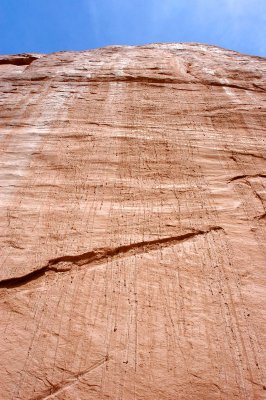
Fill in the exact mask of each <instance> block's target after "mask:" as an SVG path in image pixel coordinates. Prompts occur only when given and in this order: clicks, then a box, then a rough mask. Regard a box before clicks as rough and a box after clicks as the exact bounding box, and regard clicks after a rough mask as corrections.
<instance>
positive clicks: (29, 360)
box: [0, 44, 266, 400]
mask: <svg viewBox="0 0 266 400" xmlns="http://www.w3.org/2000/svg"><path fill="white" fill-rule="evenodd" d="M0 78H1V80H0V92H1V97H0V103H1V109H0V115H1V119H0V133H1V142H0V143H1V144H0V146H1V147H0V149H1V158H0V161H1V164H0V186H1V191H0V224H1V268H0V315H1V325H0V330H1V334H0V366H1V374H0V398H1V400H10V399H12V400H13V399H14V400H38V399H57V400H65V399H73V400H74V399H80V400H97V399H98V400H103V399H111V400H133V399H134V400H140V399H143V400H148V399H152V400H163V399H165V400H168V399H169V400H170V399H171V400H183V399H184V400H203V399H204V400H216V399H217V400H218V399H219V400H221V399H222V400H223V399H227V400H232V399H245V400H250V399H254V400H258V399H264V398H265V396H266V382H265V380H264V379H265V365H266V359H265V353H264V350H265V344H266V343H265V342H266V338H265V314H264V313H263V311H264V306H265V272H264V269H265V221H266V210H265V206H266V205H265V202H266V189H265V188H266V168H265V167H266V151H265V150H266V143H265V127H266V124H265V122H266V118H265V99H266V97H265V91H266V60H265V59H263V58H259V57H251V56H246V55H242V54H239V53H235V52H232V51H227V50H223V49H220V48H216V47H212V46H206V45H199V44H155V45H148V46H142V47H119V46H118V47H108V48H104V49H98V50H93V51H85V52H61V53H55V54H49V55H40V54H21V55H15V56H0Z"/></svg>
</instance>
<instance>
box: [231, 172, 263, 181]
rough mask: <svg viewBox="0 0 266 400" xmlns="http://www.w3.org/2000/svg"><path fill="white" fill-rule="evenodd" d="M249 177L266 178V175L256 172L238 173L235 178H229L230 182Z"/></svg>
mask: <svg viewBox="0 0 266 400" xmlns="http://www.w3.org/2000/svg"><path fill="white" fill-rule="evenodd" d="M249 178H266V175H264V174H255V175H237V176H234V177H233V178H231V179H229V181H228V182H229V183H230V182H233V181H238V180H241V179H249Z"/></svg>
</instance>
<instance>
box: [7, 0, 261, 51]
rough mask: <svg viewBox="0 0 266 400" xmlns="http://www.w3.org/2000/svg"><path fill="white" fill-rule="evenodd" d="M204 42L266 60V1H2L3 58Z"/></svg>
mask: <svg viewBox="0 0 266 400" xmlns="http://www.w3.org/2000/svg"><path fill="white" fill-rule="evenodd" d="M151 42H203V43H209V44H216V45H219V46H222V47H226V48H229V49H233V50H237V51H240V52H243V53H249V54H256V55H261V56H266V0H0V53H1V54H7V53H22V52H40V53H49V52H53V51H59V50H85V49H91V48H96V47H102V46H106V45H111V44H144V43H151Z"/></svg>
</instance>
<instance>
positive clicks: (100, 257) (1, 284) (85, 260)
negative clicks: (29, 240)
mask: <svg viewBox="0 0 266 400" xmlns="http://www.w3.org/2000/svg"><path fill="white" fill-rule="evenodd" d="M219 230H223V228H221V227H219V226H214V227H211V228H210V229H208V230H207V231H203V230H193V231H192V232H188V233H185V234H183V235H178V236H170V237H165V238H161V239H155V240H147V241H143V242H136V243H131V244H128V245H122V246H118V247H114V248H99V249H96V250H92V251H89V252H86V253H82V254H78V255H66V256H61V257H57V258H53V259H51V260H50V261H49V262H48V263H47V264H46V265H45V266H43V267H41V268H40V269H38V270H35V271H32V272H30V273H29V274H26V275H23V276H19V277H14V278H9V279H3V280H2V281H0V288H5V289H12V288H15V287H19V286H22V285H25V284H27V283H29V282H32V281H34V280H36V279H39V278H41V277H42V276H43V275H45V274H46V273H47V272H54V273H62V272H67V271H70V270H71V267H67V268H64V267H63V268H60V267H59V268H58V267H56V265H58V264H60V263H66V262H69V263H72V264H74V265H77V266H83V265H88V264H91V263H92V262H103V261H105V260H107V259H108V258H114V257H116V256H118V255H122V254H129V255H130V254H139V253H145V252H147V251H149V250H157V249H160V248H162V247H169V246H171V245H175V244H176V243H178V242H184V241H186V240H188V239H192V238H194V237H196V236H199V235H206V234H208V233H210V232H212V231H219Z"/></svg>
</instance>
